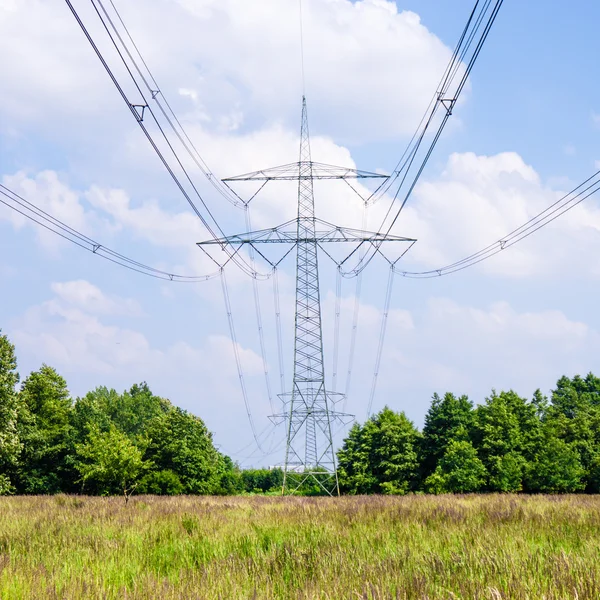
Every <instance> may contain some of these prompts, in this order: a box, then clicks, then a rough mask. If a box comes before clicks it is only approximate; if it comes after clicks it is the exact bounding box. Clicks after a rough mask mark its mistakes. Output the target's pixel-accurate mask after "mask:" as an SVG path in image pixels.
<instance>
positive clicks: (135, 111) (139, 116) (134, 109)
mask: <svg viewBox="0 0 600 600" xmlns="http://www.w3.org/2000/svg"><path fill="white" fill-rule="evenodd" d="M65 2H66V4H67V5H68V7H69V9H70V10H71V12H72V14H73V16H74V17H75V20H76V21H77V23H78V25H79V27H80V28H81V30H82V32H83V33H84V35H85V37H86V39H87V40H88V42H89V44H90V45H91V47H92V49H93V50H94V52H95V54H96V56H97V57H98V59H99V60H100V62H101V63H102V66H103V67H104V69H105V70H106V72H107V74H108V75H109V77H110V79H111V81H112V82H113V84H114V85H115V87H116V88H117V91H118V92H119V94H120V96H121V97H122V99H123V101H124V102H125V103H126V104H127V107H128V108H129V110H130V112H131V113H132V115H133V116H134V117H135V119H136V121H137V123H138V125H139V127H140V128H141V129H142V131H143V132H144V135H145V136H146V138H147V140H148V141H149V143H150V145H151V146H152V148H153V150H154V151H155V153H156V154H157V156H158V157H159V159H160V161H161V162H162V164H163V166H164V167H165V169H166V170H167V172H168V173H169V175H170V176H171V178H172V179H173V181H174V183H175V184H176V185H177V187H178V188H179V190H180V192H181V193H182V195H183V196H184V198H185V199H186V201H187V202H188V204H189V205H190V206H191V208H192V210H193V211H194V212H195V213H196V216H197V217H198V218H199V219H200V220H201V222H202V223H203V225H204V226H205V227H206V229H207V231H208V233H209V234H210V235H211V236H212V238H213V239H217V238H218V237H219V236H218V235H217V233H216V232H215V230H214V229H213V227H212V226H211V225H210V223H209V220H210V221H212V223H214V226H215V228H216V230H217V231H218V232H219V233H220V234H221V237H223V230H222V229H221V227H220V225H219V223H218V222H217V220H216V219H215V217H214V215H213V214H212V212H211V210H210V209H209V208H208V205H207V204H206V202H205V201H204V199H203V197H202V196H201V195H200V192H199V190H198V188H197V187H196V185H195V184H194V182H193V181H192V179H191V177H190V175H189V173H188V171H187V169H186V168H185V166H184V165H183V162H182V160H181V158H180V157H179V155H178V154H177V152H176V150H175V148H174V147H173V145H172V143H171V141H170V140H169V138H168V136H167V135H166V133H165V131H164V129H163V127H162V126H161V124H160V122H159V121H158V119H157V117H156V115H155V113H154V111H153V110H152V108H151V106H150V105H149V104H148V102H147V100H146V97H145V95H144V93H143V91H142V89H141V87H140V84H139V83H138V81H137V80H136V78H135V77H134V75H133V73H132V70H131V67H130V66H129V64H128V63H127V61H126V60H125V57H124V56H123V53H122V51H121V49H120V48H119V46H118V44H117V42H116V40H115V38H114V36H113V34H112V33H111V31H110V29H109V27H108V25H107V24H106V22H105V21H104V20H103V19H102V16H101V14H100V10H99V9H98V6H97V5H96V3H95V1H94V0H91V2H92V5H93V7H94V10H95V11H96V14H97V15H98V18H99V19H100V21H101V22H102V25H103V27H104V29H105V31H106V33H107V35H108V37H109V38H110V40H111V42H112V45H113V46H114V48H115V50H116V52H117V54H118V55H119V58H120V59H121V62H122V63H123V65H124V66H125V69H126V70H127V72H128V74H129V77H130V78H131V80H132V82H133V84H134V86H135V87H136V89H137V91H138V93H139V95H140V97H141V98H142V102H143V104H141V105H136V104H133V103H131V102H130V101H129V99H128V97H127V94H126V93H125V90H124V89H123V87H122V86H121V84H120V83H119V81H118V80H117V78H116V76H115V75H114V73H113V71H112V69H111V68H110V66H109V65H108V63H107V61H106V59H105V58H104V56H103V55H102V53H101V51H100V49H99V48H98V46H97V45H96V43H95V41H94V40H93V38H92V36H91V34H90V33H89V31H88V29H87V27H86V26H85V24H84V23H83V21H82V20H81V18H80V16H79V14H78V13H77V11H76V9H75V7H74V6H73V4H72V2H71V0H65ZM140 109H141V111H140ZM146 110H147V111H148V113H149V114H150V115H151V117H152V120H153V121H154V123H155V125H156V127H157V128H158V130H159V132H160V134H161V136H162V138H163V140H164V142H165V143H166V144H167V146H168V148H169V150H170V152H171V154H172V155H173V157H174V159H175V161H176V163H177V165H178V166H179V168H180V169H181V171H182V172H183V174H184V176H185V179H186V180H187V181H188V183H189V185H190V186H191V188H192V190H193V192H194V195H195V196H196V197H197V198H198V199H199V201H200V203H201V204H202V206H203V207H204V209H205V211H206V213H207V215H208V217H205V216H204V215H203V213H202V212H201V211H200V210H199V208H198V207H197V206H196V204H195V203H194V200H193V199H192V197H191V196H190V194H189V193H188V191H187V190H186V189H185V187H184V185H183V183H182V182H181V180H180V179H179V177H178V176H177V174H176V173H175V171H174V169H173V167H172V166H171V165H170V164H169V162H168V160H167V159H166V157H165V155H164V154H163V152H162V151H161V150H160V148H159V147H158V145H157V143H156V141H155V140H154V138H153V137H152V135H151V133H150V131H149V130H148V128H147V127H146V126H145V125H144V114H145V111H146ZM221 249H222V250H223V251H224V252H225V253H226V254H227V256H228V257H229V260H231V261H232V262H234V263H235V264H236V266H238V267H239V268H240V269H241V270H242V271H243V272H245V273H246V274H247V275H250V276H253V277H260V278H262V279H267V278H268V277H270V274H258V273H256V272H254V271H253V270H252V267H251V266H250V265H249V264H248V263H247V262H246V260H245V259H244V258H243V257H242V256H241V255H240V254H238V253H237V252H236V251H233V250H232V249H231V248H229V247H228V246H227V244H223V245H221Z"/></svg>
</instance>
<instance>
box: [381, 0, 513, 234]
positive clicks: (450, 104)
mask: <svg viewBox="0 0 600 600" xmlns="http://www.w3.org/2000/svg"><path fill="white" fill-rule="evenodd" d="M503 1H504V0H496V3H495V5H494V8H493V9H492V11H491V13H490V15H489V16H488V20H487V22H486V25H485V27H484V30H483V33H482V34H481V36H480V37H479V40H478V42H477V45H476V47H475V50H474V52H473V54H472V55H471V57H470V59H469V62H468V63H467V66H466V68H465V70H464V72H463V74H462V77H461V78H460V81H459V83H458V86H457V87H456V89H455V90H454V92H453V94H452V97H451V98H445V94H446V93H447V92H448V90H449V89H450V85H451V83H452V82H453V80H454V77H455V75H456V73H457V72H458V70H459V69H458V66H457V67H456V68H454V69H453V70H452V71H451V72H448V75H447V77H446V78H445V79H444V83H443V85H442V89H441V90H440V93H439V95H438V99H439V102H437V103H436V105H435V108H436V109H437V107H439V106H440V105H442V106H443V107H444V108H445V109H446V112H445V114H444V116H443V118H442V122H441V123H440V125H439V127H438V130H437V131H436V133H435V135H434V137H433V140H432V142H431V144H430V146H429V148H428V149H427V152H426V153H425V156H424V157H423V160H422V161H421V164H420V165H419V167H418V169H417V172H416V173H415V175H414V177H413V179H412V182H411V184H410V186H409V188H408V190H407V191H406V193H405V194H404V199H403V200H402V202H401V204H400V206H399V208H398V210H397V211H396V214H395V216H394V218H393V219H392V221H391V223H390V224H389V226H387V230H386V232H387V233H389V232H390V231H391V229H392V228H393V226H394V224H395V223H396V221H397V219H398V217H399V216H400V213H401V212H402V210H403V208H404V206H405V205H406V203H407V202H408V199H409V198H410V196H411V194H412V192H413V190H414V188H415V186H416V185H417V182H418V180H419V179H420V177H421V174H422V173H423V170H424V169H425V166H426V165H427V163H428V162H429V158H430V157H431V154H432V153H433V150H434V149H435V146H436V145H437V142H438V140H439V138H440V136H441V134H442V131H443V130H444V128H445V126H446V123H447V122H448V119H449V118H450V116H451V115H452V110H453V108H454V105H455V104H456V102H457V101H458V98H459V97H460V94H461V92H462V90H463V89H464V86H465V85H466V83H467V80H468V78H469V75H470V74H471V71H472V70H473V67H474V65H475V62H476V60H477V58H478V57H479V54H480V53H481V49H482V48H483V44H484V43H485V41H486V39H487V37H488V35H489V32H490V30H491V28H492V25H493V24H494V22H495V20H496V18H497V16H498V12H499V10H500V8H501V6H502V4H503ZM478 3H479V2H477V3H476V5H475V7H477V4H478ZM490 4H491V0H488V1H487V2H486V3H485V4H484V7H483V11H487V10H488V8H489V6H490ZM483 11H482V14H484V12H483ZM471 19H472V14H471V17H470V19H469V22H470V21H471ZM482 22H483V18H481V19H478V20H477V21H476V26H475V32H476V31H477V30H478V29H479V28H480V27H481V23H482ZM475 32H474V33H475ZM474 37H475V35H474V34H473V35H471V36H469V38H468V41H467V45H466V47H465V48H464V51H462V52H461V55H460V56H461V59H464V57H465V56H466V53H467V51H468V49H469V47H470V46H471V44H472V42H473V39H474ZM457 48H458V46H457ZM461 62H462V60H461V61H460V62H458V65H459V64H460V63H461ZM418 145H420V141H419V144H418ZM417 150H418V146H417ZM415 157H416V152H415V153H414V154H413V156H412V158H411V160H410V162H409V165H408V167H407V170H406V173H408V171H409V169H410V167H411V166H412V163H413V161H414V158H415ZM405 178H406V175H405ZM405 178H403V180H402V183H403V182H404V180H405ZM401 185H402V184H401ZM400 190H401V186H400V187H399V188H398V190H397V191H396V193H395V195H394V202H395V201H396V199H397V198H398V196H399V194H400ZM391 206H393V203H392V204H391V205H390V208H391ZM388 214H389V211H388ZM386 219H387V215H386V217H385V218H384V220H383V223H382V227H380V229H379V232H381V231H382V229H383V228H384V223H385V220H386Z"/></svg>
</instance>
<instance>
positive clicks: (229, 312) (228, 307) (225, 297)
mask: <svg viewBox="0 0 600 600" xmlns="http://www.w3.org/2000/svg"><path fill="white" fill-rule="evenodd" d="M221 289H222V290H223V301H224V303H225V312H226V313H227V323H228V325H229V334H230V338H231V344H232V347H233V355H234V357H235V364H236V367H237V372H238V379H239V381H240V389H241V391H242V398H243V399H244V405H245V407H246V415H247V416H248V422H249V423H250V429H251V430H252V436H253V437H254V440H255V441H256V445H257V446H258V449H259V450H261V451H262V449H263V448H262V446H261V445H260V441H259V439H258V435H257V434H256V428H255V426H254V419H253V418H252V411H251V409H250V402H249V400H248V390H247V389H246V381H245V379H244V371H243V368H242V361H241V357H240V350H239V346H238V343H237V336H236V333H235V325H234V323H233V312H232V310H231V302H230V299H229V289H228V287H227V279H226V277H225V270H224V269H221Z"/></svg>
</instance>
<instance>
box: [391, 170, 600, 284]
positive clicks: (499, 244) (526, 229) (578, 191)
mask: <svg viewBox="0 0 600 600" xmlns="http://www.w3.org/2000/svg"><path fill="white" fill-rule="evenodd" d="M598 191H600V170H598V171H596V172H595V173H594V174H593V175H591V176H590V177H588V178H587V179H586V180H585V181H583V182H582V183H580V184H579V185H578V186H577V187H575V188H573V189H572V190H571V191H570V192H568V193H567V194H564V195H563V196H561V197H560V198H559V199H558V200H557V201H556V202H554V203H553V204H551V205H550V206H548V207H547V208H545V209H544V210H542V211H541V212H539V213H538V214H536V215H535V216H533V217H531V218H530V219H529V220H528V221H526V222H525V223H523V224H522V225H520V226H519V227H517V228H516V229H513V230H512V231H511V232H510V233H508V234H507V235H505V236H503V237H502V238H500V239H499V240H496V241H495V242H494V243H492V244H489V245H488V246H486V247H485V248H482V249H481V250H479V251H478V252H474V253H473V254H470V255H468V256H466V257H464V258H462V259H461V260H458V261H456V262H453V263H450V264H448V265H445V266H443V267H440V268H438V269H430V270H428V271H402V270H400V269H398V268H396V267H395V268H394V270H395V271H396V272H397V273H399V274H400V275H402V276H404V277H411V278H416V279H427V278H432V277H440V276H442V275H449V274H451V273H456V272H457V271H462V270H463V269H466V268H468V267H472V266H474V265H476V264H478V263H480V262H482V261H483V260H486V259H488V258H491V257H492V256H494V255H495V254H498V253H499V252H502V250H505V249H506V248H510V247H511V246H514V245H515V244H516V243H518V242H520V241H522V240H524V239H525V238H527V237H529V236H530V235H531V234H532V233H535V232H536V231H538V230H540V229H542V228H543V227H545V226H546V225H549V224H550V223H552V221H554V220H555V219H558V217H560V216H561V215H563V214H565V213H567V212H568V211H570V210H571V209H573V208H575V207H576V206H577V205H578V204H580V203H581V202H583V201H584V200H586V199H587V198H589V197H590V196H592V195H593V194H595V193H596V192H598Z"/></svg>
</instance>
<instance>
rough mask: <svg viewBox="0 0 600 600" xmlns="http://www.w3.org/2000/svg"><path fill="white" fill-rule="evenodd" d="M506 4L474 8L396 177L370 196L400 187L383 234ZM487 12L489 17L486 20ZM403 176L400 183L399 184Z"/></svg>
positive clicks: (366, 259) (368, 256) (419, 171)
mask: <svg viewBox="0 0 600 600" xmlns="http://www.w3.org/2000/svg"><path fill="white" fill-rule="evenodd" d="M502 4H503V0H496V1H495V3H494V5H493V7H492V8H491V10H490V7H491V6H492V0H486V1H485V2H484V3H483V5H482V7H481V9H480V11H479V12H478V7H479V5H480V1H479V0H477V2H476V3H475V5H474V7H473V10H472V11H471V14H470V16H469V19H468V21H467V24H466V26H465V28H464V29H463V32H462V34H461V36H460V39H459V41H458V43H457V45H456V47H455V50H454V52H453V54H452V57H451V59H450V62H449V64H448V66H447V67H446V69H445V71H444V75H443V76H442V80H441V82H440V86H439V87H438V89H437V91H436V93H435V95H434V98H433V99H432V101H431V102H430V104H429V107H428V109H427V111H426V113H425V116H424V118H423V119H422V120H421V123H420V124H419V127H418V128H417V130H416V132H415V134H414V135H413V137H412V138H411V141H410V142H409V145H408V146H407V148H406V150H405V151H404V154H403V155H402V157H401V159H400V161H399V162H398V165H397V167H396V169H395V170H394V172H393V173H392V176H391V177H390V178H389V179H388V180H387V181H386V182H384V183H383V184H382V185H381V186H379V188H377V189H376V190H375V192H373V194H372V195H371V197H369V199H368V201H369V202H372V201H373V200H374V199H375V198H378V197H379V196H382V195H383V194H385V193H386V192H387V191H389V189H390V188H391V187H392V185H396V186H397V187H396V191H395V193H394V194H393V196H392V199H391V202H390V205H389V207H388V210H387V212H386V214H385V216H384V218H383V219H382V222H381V225H380V227H379V229H378V230H377V232H378V233H382V232H384V231H385V233H388V234H389V233H390V231H391V230H392V228H393V226H394V225H395V223H396V221H397V219H398V217H399V215H400V213H401V212H402V210H403V208H404V206H405V205H406V203H407V202H408V199H409V198H410V196H411V194H412V192H413V190H414V188H415V186H416V185H417V182H418V181H419V179H420V177H421V174H422V173H423V170H424V169H425V166H426V165H427V163H428V161H429V158H430V157H431V154H432V153H433V150H434V149H435V147H436V145H437V142H438V140H439V138H440V136H441V134H442V132H443V130H444V128H445V126H446V124H447V122H448V120H449V118H450V116H451V115H452V111H453V109H454V106H455V104H456V102H457V101H458V99H459V97H460V94H461V92H462V90H463V89H464V86H465V85H466V82H467V80H468V77H469V75H470V73H471V71H472V69H473V67H474V65H475V62H476V60H477V58H478V57H479V54H480V53H481V49H482V48H483V45H484V43H485V41H486V39H487V37H488V35H489V32H490V30H491V27H492V25H493V24H494V22H495V20H496V18H497V16H498V12H499V10H500V8H501V6H502ZM486 15H487V20H485V16H486ZM483 23H485V25H484V26H483V30H482V31H481V33H480V35H479V37H477V33H478V32H480V30H481V29H482V24H483ZM474 40H477V41H476V43H475V48H474V50H473V51H472V53H471V54H470V57H469V59H468V62H467V65H466V67H465V69H464V70H463V72H462V75H461V77H460V80H459V82H458V84H457V86H456V88H455V89H454V90H453V91H452V93H451V94H450V91H451V87H452V84H453V82H454V79H455V78H456V76H457V74H458V73H459V71H460V66H461V64H462V62H463V60H464V59H465V57H466V56H467V54H468V53H469V51H470V49H471V47H472V46H473V43H474ZM448 94H450V95H448ZM440 107H441V108H443V109H444V111H445V112H444V115H443V117H442V119H441V122H440V123H439V125H438V128H437V130H436V131H435V133H434V136H433V139H432V141H431V142H430V144H429V147H428V148H427V150H426V151H425V154H424V156H423V158H422V159H421V162H420V163H419V165H418V167H417V171H416V173H415V174H414V175H413V176H412V179H411V183H410V185H409V187H408V189H407V191H406V192H405V193H404V195H403V199H402V201H401V203H400V206H399V208H398V210H397V211H396V213H395V215H394V216H393V217H392V219H391V222H389V224H388V221H389V219H390V216H391V215H392V210H393V208H394V205H395V203H396V201H397V200H398V198H399V197H400V192H401V191H402V190H403V189H404V184H405V183H406V181H407V180H408V176H409V174H410V173H411V169H412V166H413V164H414V163H415V160H416V158H417V156H418V154H419V149H420V147H421V144H422V142H423V141H424V139H425V136H426V134H427V131H428V130H429V127H430V126H431V124H432V123H433V122H434V118H435V115H436V114H437V112H438V110H439V109H440ZM399 178H400V182H399V183H396V182H397V180H398V179H399ZM377 251H378V246H377V247H375V248H373V249H371V250H370V251H369V252H367V253H366V254H365V256H364V257H363V258H362V260H360V261H359V262H358V264H357V265H356V266H355V267H354V268H353V269H351V270H350V271H344V272H342V275H344V276H345V277H356V276H357V275H358V273H360V272H361V271H362V270H363V269H364V268H365V267H366V266H367V265H368V264H369V263H370V262H371V260H372V259H373V257H374V256H375V255H376V254H377Z"/></svg>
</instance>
